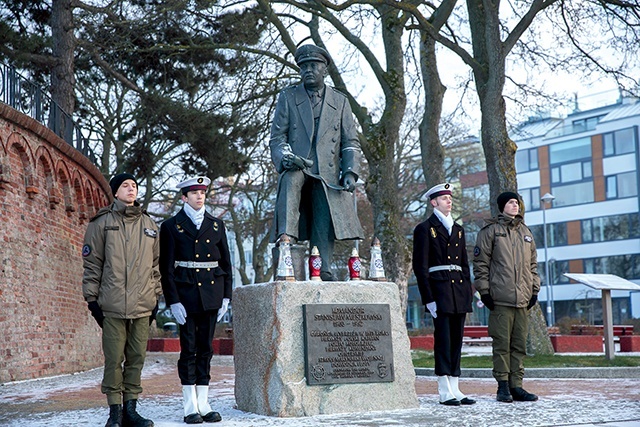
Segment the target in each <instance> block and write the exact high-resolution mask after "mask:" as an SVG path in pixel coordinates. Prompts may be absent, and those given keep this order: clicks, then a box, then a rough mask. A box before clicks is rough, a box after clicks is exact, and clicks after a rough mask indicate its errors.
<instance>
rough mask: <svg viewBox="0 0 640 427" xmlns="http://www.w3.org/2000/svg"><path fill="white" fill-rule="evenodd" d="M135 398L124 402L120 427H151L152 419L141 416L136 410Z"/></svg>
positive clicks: (136, 402)
mask: <svg viewBox="0 0 640 427" xmlns="http://www.w3.org/2000/svg"><path fill="white" fill-rule="evenodd" d="M137 404H138V401H137V400H136V399H131V400H127V401H126V402H124V412H123V414H122V427H153V421H151V420H148V419H146V418H142V417H141V416H140V414H138V412H137V411H136V405H137Z"/></svg>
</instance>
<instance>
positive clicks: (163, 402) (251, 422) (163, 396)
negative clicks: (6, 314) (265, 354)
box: [0, 353, 640, 427]
mask: <svg viewBox="0 0 640 427" xmlns="http://www.w3.org/2000/svg"><path fill="white" fill-rule="evenodd" d="M176 360H177V353H149V354H148V357H147V364H146V366H145V369H144V371H143V372H144V378H143V387H144V392H143V394H142V396H141V398H140V401H139V412H140V413H141V414H142V415H144V416H146V417H148V418H151V419H153V420H154V421H155V425H156V426H158V427H176V426H184V425H185V424H184V423H182V392H181V386H180V383H179V381H178V375H177V372H176V369H175V363H176ZM600 371H601V373H602V375H603V376H605V377H606V376H607V375H606V373H607V372H606V369H601V370H600ZM212 374H213V378H212V384H211V393H210V395H211V402H212V405H213V406H214V408H215V409H216V410H218V411H219V412H220V413H221V414H222V417H223V421H222V422H221V423H219V424H216V425H217V426H220V427H226V426H232V427H240V426H243V427H248V426H252V427H253V426H255V427H258V426H284V427H294V426H295V427H316V426H330V427H342V426H345V427H347V426H362V427H364V426H367V427H374V426H380V427H382V426H385V427H387V426H424V425H430V426H474V427H475V426H565V427H566V426H607V427H631V426H640V378H638V377H636V378H615V379H609V378H599V379H593V378H590V379H582V378H569V379H567V378H532V379H526V380H525V387H526V388H527V390H529V391H531V392H533V393H536V394H538V395H539V396H540V400H539V401H538V402H532V403H524V402H516V403H512V404H506V403H499V402H496V400H495V391H496V383H495V381H494V380H493V379H491V378H463V379H461V381H460V383H461V388H462V390H463V391H464V392H465V393H467V394H468V395H470V396H472V397H474V398H476V399H477V400H478V403H477V404H476V405H471V406H463V407H455V408H452V407H445V406H444V405H440V404H438V401H437V388H436V382H435V378H434V377H432V376H422V375H419V376H418V377H417V379H416V391H417V393H418V398H419V405H420V406H419V408H416V409H413V410H403V411H381V412H369V413H353V414H340V415H320V416H314V417H306V418H276V417H266V416H261V415H256V414H250V413H246V412H242V411H239V410H237V409H236V408H235V400H234V396H233V393H234V390H233V382H234V371H233V358H232V357H231V356H217V357H215V358H214V360H213V362H212ZM463 375H464V374H463ZM638 376H640V375H638ZM101 377H102V370H101V369H94V370H91V371H87V372H83V373H79V374H75V375H64V376H58V377H53V378H46V379H40V380H32V381H22V382H14V383H7V384H4V385H1V386H0V426H6V427H23V426H29V427H39V426H55V427H61V426H102V425H104V422H105V421H106V418H107V414H108V410H107V408H106V402H105V398H104V396H103V395H102V394H101V393H100V386H99V384H100V380H101Z"/></svg>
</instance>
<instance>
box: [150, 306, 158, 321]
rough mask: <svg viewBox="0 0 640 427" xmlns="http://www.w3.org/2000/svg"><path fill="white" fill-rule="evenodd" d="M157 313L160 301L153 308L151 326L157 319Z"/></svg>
mask: <svg viewBox="0 0 640 427" xmlns="http://www.w3.org/2000/svg"><path fill="white" fill-rule="evenodd" d="M157 314H158V303H156V306H155V307H153V310H151V316H150V317H149V326H151V324H152V323H153V321H154V320H156V315H157Z"/></svg>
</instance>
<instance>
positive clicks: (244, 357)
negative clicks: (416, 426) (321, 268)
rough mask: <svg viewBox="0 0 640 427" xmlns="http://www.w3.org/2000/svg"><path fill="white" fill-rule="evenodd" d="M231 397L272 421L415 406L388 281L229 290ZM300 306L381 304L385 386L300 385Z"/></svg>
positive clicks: (403, 333)
mask: <svg viewBox="0 0 640 427" xmlns="http://www.w3.org/2000/svg"><path fill="white" fill-rule="evenodd" d="M233 296H234V298H233V315H234V317H233V334H234V341H235V342H234V344H235V348H234V364H235V398H236V403H237V406H238V409H240V410H242V411H247V412H253V413H257V414H262V415H270V416H278V417H302V416H311V415H317V414H333V413H346V412H365V411H378V410H396V409H408V408H416V407H418V400H417V397H416V391H415V372H414V369H413V364H412V361H411V354H410V345H409V338H408V336H407V330H406V324H405V320H404V316H403V313H402V312H401V309H400V297H399V294H398V288H397V286H396V285H395V284H394V283H391V282H372V281H352V282H311V281H306V282H285V281H278V282H269V283H262V284H255V285H248V286H243V287H240V288H236V289H234V295H233ZM305 304H388V305H389V309H390V310H389V311H390V314H391V316H390V332H391V337H392V346H393V349H392V351H393V365H394V366H393V369H394V379H393V381H392V382H370V383H354V384H324V385H308V384H307V378H306V377H305V350H304V345H305V336H304V327H303V308H302V307H303V305H305Z"/></svg>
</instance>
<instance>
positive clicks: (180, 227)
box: [176, 224, 184, 233]
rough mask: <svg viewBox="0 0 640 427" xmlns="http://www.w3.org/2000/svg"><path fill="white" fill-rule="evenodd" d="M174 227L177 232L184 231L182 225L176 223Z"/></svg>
mask: <svg viewBox="0 0 640 427" xmlns="http://www.w3.org/2000/svg"><path fill="white" fill-rule="evenodd" d="M176 229H177V230H178V233H184V230H183V229H182V226H181V225H180V224H176Z"/></svg>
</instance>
